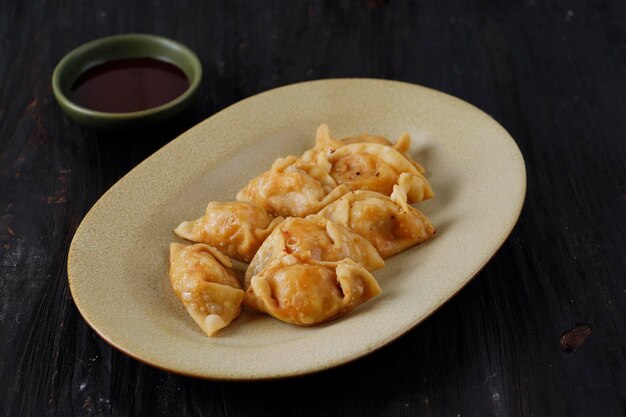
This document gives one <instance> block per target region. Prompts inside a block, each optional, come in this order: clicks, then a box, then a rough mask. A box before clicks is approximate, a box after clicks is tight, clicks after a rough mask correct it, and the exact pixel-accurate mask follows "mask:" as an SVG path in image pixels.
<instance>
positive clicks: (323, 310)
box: [244, 253, 381, 326]
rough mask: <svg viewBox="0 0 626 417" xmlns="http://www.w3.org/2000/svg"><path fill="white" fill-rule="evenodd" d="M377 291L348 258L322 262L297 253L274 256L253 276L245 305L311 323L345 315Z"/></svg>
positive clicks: (302, 323) (372, 280)
mask: <svg viewBox="0 0 626 417" xmlns="http://www.w3.org/2000/svg"><path fill="white" fill-rule="evenodd" d="M380 292H381V290H380V287H379V286H378V283H377V282H376V279H375V278H374V277H373V276H372V274H370V273H369V272H367V270H366V269H365V268H363V267H362V266H360V265H359V264H357V263H356V262H353V261H351V260H350V259H345V260H342V261H338V262H321V261H317V260H314V259H311V258H310V257H307V256H303V255H302V254H301V253H296V254H290V255H285V256H282V257H279V258H275V259H273V260H272V262H271V263H270V264H269V266H268V267H267V268H265V269H264V270H263V271H262V272H261V273H260V274H258V275H255V276H253V277H252V279H251V282H250V286H249V287H248V289H247V290H246V294H245V297H244V304H245V305H247V306H249V307H252V308H254V309H257V310H259V311H261V312H265V313H268V314H270V315H272V316H274V317H275V318H277V319H279V320H282V321H285V322H287V323H293V324H297V325H299V326H310V325H313V324H316V323H322V322H325V321H328V320H331V319H334V318H337V317H339V316H341V315H344V314H346V313H348V312H350V311H351V310H352V309H353V308H354V307H356V306H358V305H359V304H362V303H364V302H366V301H368V300H370V299H372V298H373V297H375V296H377V295H378V294H380Z"/></svg>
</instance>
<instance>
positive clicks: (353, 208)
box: [170, 124, 435, 336]
mask: <svg viewBox="0 0 626 417" xmlns="http://www.w3.org/2000/svg"><path fill="white" fill-rule="evenodd" d="M410 144H411V139H410V137H409V136H408V135H407V134H405V135H403V136H402V137H400V138H399V139H398V140H397V141H396V143H395V144H394V143H392V142H390V141H389V140H388V139H386V138H384V137H381V136H372V135H367V134H363V135H360V136H357V137H348V138H343V139H334V138H333V137H332V136H331V134H330V131H329V129H328V126H326V125H325V124H322V125H321V126H320V127H319V128H318V129H317V134H316V141H315V146H314V147H313V148H312V149H309V150H307V151H306V152H304V153H303V154H302V155H301V156H300V157H296V156H293V155H291V156H287V157H285V158H279V159H277V160H276V161H275V162H274V163H273V164H272V166H271V168H270V169H269V170H268V171H266V172H264V173H262V174H261V175H259V176H257V177H255V178H253V179H252V180H250V182H249V183H248V184H247V185H246V186H245V187H244V188H243V189H242V190H240V191H239V192H238V193H237V196H236V201H230V202H210V203H209V204H208V206H207V208H206V211H205V213H204V215H203V216H202V217H200V218H199V219H196V220H193V221H184V222H182V223H181V224H180V225H179V226H178V227H177V228H176V229H175V230H174V232H175V233H176V235H178V236H180V237H182V238H184V239H186V240H189V241H191V242H195V243H194V244H190V245H184V244H181V243H172V244H171V245H170V283H171V285H172V289H173V290H174V292H175V293H176V296H177V297H178V298H179V299H180V301H181V302H182V303H183V305H184V307H185V309H186V310H187V312H188V313H189V315H190V316H191V318H192V319H193V320H194V321H195V322H196V323H197V324H198V326H200V328H201V329H202V330H203V331H204V332H205V333H206V334H207V336H213V335H215V333H216V332H217V331H218V330H220V329H222V328H224V327H226V326H228V324H229V323H230V322H231V321H233V320H234V319H235V318H237V316H239V314H240V313H241V309H242V306H244V305H245V306H246V307H248V308H251V309H254V310H257V311H259V312H261V313H266V314H269V315H271V316H273V317H275V318H277V319H278V320H281V321H284V322H287V323H292V324H295V325H298V326H311V325H314V324H318V323H322V322H326V321H329V320H332V319H335V318H337V317H339V316H342V315H344V314H347V313H348V312H350V311H351V310H352V309H354V308H355V307H356V306H358V305H359V304H362V303H365V302H366V301H368V300H370V299H372V298H374V297H376V296H377V295H378V294H380V292H381V289H380V286H379V285H378V283H377V282H376V279H375V278H374V276H373V275H372V274H371V272H372V271H375V270H377V269H380V268H382V267H384V265H385V261H384V260H383V259H385V258H388V257H390V256H392V255H394V254H396V253H398V252H401V251H403V250H404V249H406V248H408V247H411V246H413V245H417V244H420V243H422V242H424V241H426V240H428V239H429V238H431V237H432V236H434V235H435V227H434V226H433V225H432V224H431V222H430V221H429V220H428V219H427V218H426V216H425V215H424V214H422V213H421V212H420V211H419V210H417V209H416V208H415V207H412V206H411V205H410V204H414V203H419V202H420V201H423V200H426V199H429V198H432V197H434V193H433V190H432V188H431V187H430V185H429V184H428V181H427V180H426V178H425V177H424V173H425V171H424V168H423V167H422V166H421V165H420V164H418V163H417V162H415V161H414V160H412V159H411V157H410V156H409V155H408V150H409V147H410ZM230 258H234V259H237V260H240V261H243V262H246V263H249V266H248V268H247V270H246V273H245V277H243V280H242V279H240V278H239V277H238V276H237V274H236V273H235V272H234V270H233V264H232V262H231V259H230Z"/></svg>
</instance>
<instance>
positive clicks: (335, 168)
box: [301, 125, 434, 203]
mask: <svg viewBox="0 0 626 417" xmlns="http://www.w3.org/2000/svg"><path fill="white" fill-rule="evenodd" d="M410 143H411V139H410V137H409V136H408V135H406V134H405V135H403V136H402V137H401V138H400V139H399V140H398V142H397V143H396V144H395V145H390V144H391V142H389V141H388V140H387V139H385V138H382V137H380V136H371V135H361V136H358V137H353V138H346V139H344V140H336V139H333V138H332V137H331V136H330V131H329V130H328V126H326V125H321V126H320V127H319V128H318V131H317V138H316V144H315V147H313V148H312V149H310V150H308V151H306V152H305V153H304V154H303V155H302V157H301V160H302V161H304V162H309V163H315V164H317V165H327V164H330V171H329V175H330V176H331V177H332V179H333V180H335V182H336V183H337V184H339V185H347V186H348V187H349V188H350V189H351V190H353V191H354V190H369V191H376V192H379V193H382V194H385V195H391V193H392V192H393V186H394V185H395V184H397V183H398V182H399V181H400V177H401V176H402V175H403V174H404V177H403V180H402V181H403V182H404V183H405V185H408V188H407V195H408V201H409V203H417V202H419V201H422V200H426V199H429V198H432V197H434V193H433V190H432V188H431V187H430V184H429V183H428V181H427V180H426V178H425V177H424V174H423V173H424V168H423V167H422V166H421V165H420V164H418V163H417V162H415V161H413V160H412V159H411V158H410V157H409V156H408V154H407V152H408V149H409V147H410Z"/></svg>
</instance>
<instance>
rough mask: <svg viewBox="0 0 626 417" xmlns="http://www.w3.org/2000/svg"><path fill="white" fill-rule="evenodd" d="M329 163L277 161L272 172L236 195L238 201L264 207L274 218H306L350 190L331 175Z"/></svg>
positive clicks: (296, 159)
mask: <svg viewBox="0 0 626 417" xmlns="http://www.w3.org/2000/svg"><path fill="white" fill-rule="evenodd" d="M330 168H331V167H330V164H328V163H326V165H323V164H322V165H318V164H316V163H313V162H312V161H309V162H305V161H299V160H298V158H296V157H295V156H293V155H291V156H287V157H285V158H278V159H277V160H276V161H275V162H274V163H273V164H272V167H271V169H270V170H269V171H266V172H264V173H263V174H261V175H259V176H257V177H255V178H253V179H252V180H250V182H249V183H248V184H247V185H246V186H245V187H244V188H243V189H241V190H240V191H239V192H238V193H237V201H246V202H250V203H252V204H256V205H257V206H260V207H262V208H263V209H264V210H265V211H267V212H268V213H271V214H273V215H275V216H284V217H287V216H297V217H304V216H306V215H309V214H313V213H316V212H318V211H319V210H320V209H322V208H323V207H325V206H327V205H328V204H329V203H332V202H333V201H335V200H336V199H338V198H339V197H341V196H342V195H344V194H345V193H347V192H348V191H350V190H349V188H348V187H346V186H338V184H337V183H336V181H335V180H334V179H333V178H332V177H331V176H330V174H329V173H330Z"/></svg>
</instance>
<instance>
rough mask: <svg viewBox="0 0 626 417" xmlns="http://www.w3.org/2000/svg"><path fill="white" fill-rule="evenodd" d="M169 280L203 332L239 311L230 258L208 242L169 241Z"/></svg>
mask: <svg viewBox="0 0 626 417" xmlns="http://www.w3.org/2000/svg"><path fill="white" fill-rule="evenodd" d="M170 284H171V285H172V289H173V290H174V293H176V296H177V297H178V299H179V300H180V301H181V302H182V303H183V305H184V306H185V309H186V310H187V313H189V315H190V316H191V318H192V319H193V320H194V321H195V322H196V323H197V324H198V326H200V328H201V329H202V331H204V333H206V335H207V336H213V335H214V334H215V332H217V331H218V330H220V329H222V328H224V327H226V326H228V324H229V323H230V322H231V321H233V320H234V319H235V318H237V316H239V313H241V302H242V300H243V296H244V293H243V290H242V289H241V283H240V282H239V280H238V279H237V277H236V276H235V273H234V272H233V270H232V263H231V261H230V259H228V257H227V256H225V255H223V254H222V253H220V252H219V251H218V250H217V249H215V248H213V247H211V246H208V245H205V244H203V243H197V244H195V245H190V246H185V245H183V244H180V243H172V244H171V245H170Z"/></svg>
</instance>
